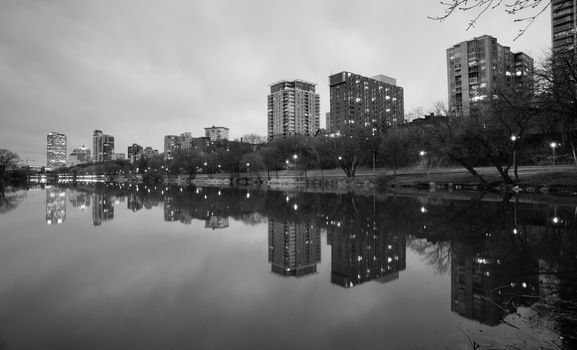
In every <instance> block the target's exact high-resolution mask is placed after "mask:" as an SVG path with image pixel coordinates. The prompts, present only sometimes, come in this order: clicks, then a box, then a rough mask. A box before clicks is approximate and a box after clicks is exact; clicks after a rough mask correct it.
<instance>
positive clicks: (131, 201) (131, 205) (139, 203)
mask: <svg viewBox="0 0 577 350" xmlns="http://www.w3.org/2000/svg"><path fill="white" fill-rule="evenodd" d="M143 207H144V203H143V200H142V199H141V198H140V197H139V196H138V195H137V193H134V192H131V193H130V194H129V195H128V198H127V200H126V208H127V209H130V210H132V211H133V212H137V211H139V210H141V209H142V208H143Z"/></svg>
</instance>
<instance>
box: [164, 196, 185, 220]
mask: <svg viewBox="0 0 577 350" xmlns="http://www.w3.org/2000/svg"><path fill="white" fill-rule="evenodd" d="M163 207H164V221H177V220H178V219H180V216H181V211H180V209H179V208H178V207H177V206H176V205H175V203H174V198H173V197H168V196H167V197H166V198H164V204H163Z"/></svg>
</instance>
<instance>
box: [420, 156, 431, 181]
mask: <svg viewBox="0 0 577 350" xmlns="http://www.w3.org/2000/svg"><path fill="white" fill-rule="evenodd" d="M426 155H427V152H425V151H424V150H421V151H419V156H420V157H421V158H423V161H424V163H425V167H426V168H427V176H428V175H429V165H428V164H427V158H425V156H426Z"/></svg>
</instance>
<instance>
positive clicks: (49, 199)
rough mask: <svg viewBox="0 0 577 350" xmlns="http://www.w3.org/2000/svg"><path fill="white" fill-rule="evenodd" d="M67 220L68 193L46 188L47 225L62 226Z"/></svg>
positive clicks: (50, 187) (49, 187)
mask: <svg viewBox="0 0 577 350" xmlns="http://www.w3.org/2000/svg"><path fill="white" fill-rule="evenodd" d="M65 219H66V191H65V190H61V189H58V188H56V187H53V186H46V224H48V225H53V224H61V223H63V222H64V220H65Z"/></svg>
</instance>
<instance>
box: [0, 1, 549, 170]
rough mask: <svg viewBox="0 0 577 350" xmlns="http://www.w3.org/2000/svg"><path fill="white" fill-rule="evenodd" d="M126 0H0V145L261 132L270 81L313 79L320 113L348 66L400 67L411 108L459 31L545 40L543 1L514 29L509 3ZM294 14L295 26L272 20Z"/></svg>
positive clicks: (536, 42) (527, 41) (422, 103)
mask: <svg viewBox="0 0 577 350" xmlns="http://www.w3.org/2000/svg"><path fill="white" fill-rule="evenodd" d="M133 4H134V2H132V1H120V2H114V3H112V2H104V3H90V2H72V1H63V2H59V3H28V2H21V1H6V2H3V3H2V4H1V5H0V71H1V72H2V73H3V79H2V81H1V82H0V120H1V121H2V125H3V127H2V130H0V148H8V149H11V150H13V151H14V152H16V153H17V154H19V156H20V157H21V158H22V159H28V160H29V163H30V164H41V163H43V161H42V160H43V159H45V155H43V154H42V152H43V148H44V146H43V141H42V139H43V138H44V135H45V134H46V133H47V132H48V131H50V130H52V129H58V130H60V131H61V132H62V133H64V134H66V135H67V136H68V144H69V145H71V147H77V146H79V145H83V144H91V142H90V140H91V133H92V130H94V129H102V130H106V132H107V133H108V134H110V135H114V136H115V138H116V145H115V149H117V150H119V151H121V152H125V150H126V149H127V147H128V146H129V145H131V144H133V143H138V144H146V145H150V146H152V147H153V148H155V149H159V150H160V149H163V137H164V136H165V135H172V134H177V133H178V134H179V133H182V132H186V131H190V132H192V133H193V135H194V136H202V132H203V128H204V127H207V126H210V125H221V126H224V127H227V128H229V129H230V139H236V138H240V137H241V136H243V135H245V134H249V133H256V134H258V135H261V136H264V135H266V128H267V123H266V120H267V110H266V109H267V106H266V95H267V93H268V89H269V84H270V82H272V81H278V80H283V79H287V80H296V79H302V80H306V81H313V82H316V83H317V92H318V93H319V95H320V115H321V116H324V115H325V114H326V112H328V111H329V85H328V77H329V76H330V75H331V74H334V73H337V72H340V71H343V70H344V71H351V72H355V73H358V74H360V75H364V76H370V75H372V74H376V73H379V72H383V73H385V74H388V75H390V76H394V77H395V78H396V79H397V81H398V84H399V85H400V86H402V87H403V88H404V92H405V112H406V113H410V112H411V111H413V110H415V109H416V108H418V107H423V108H425V109H426V108H428V107H431V106H432V104H433V103H434V102H435V101H439V100H440V101H444V102H445V103H446V102H447V96H446V91H447V85H446V84H447V82H446V71H445V64H446V63H445V59H446V58H445V50H446V49H447V48H448V47H450V46H452V45H454V44H455V43H456V42H461V41H464V40H470V39H471V38H473V37H477V36H481V35H485V34H486V35H491V36H494V37H496V38H497V39H498V41H499V43H500V44H502V45H505V46H510V47H514V48H515V50H516V51H523V52H525V53H526V54H528V55H529V56H531V57H533V58H535V60H536V61H537V62H538V61H539V58H540V57H543V56H544V54H545V53H546V52H547V50H548V49H549V48H550V47H551V16H550V15H549V13H547V12H548V11H546V12H545V13H543V15H541V16H540V17H539V18H538V19H537V21H536V22H535V23H534V24H533V26H532V27H531V28H530V29H529V30H528V31H527V33H526V34H525V35H524V36H522V37H520V38H519V39H518V40H516V41H513V39H514V38H515V36H516V34H517V31H518V29H520V28H521V27H522V24H521V25H520V24H518V23H515V22H514V18H513V17H512V16H506V15H504V14H502V13H501V12H494V13H493V12H492V13H490V14H488V15H486V16H484V17H482V18H481V19H480V21H479V22H478V23H477V25H476V27H475V28H473V29H471V30H469V31H466V30H465V28H466V25H467V23H468V21H469V20H470V19H471V16H472V14H467V13H458V14H456V15H454V16H452V17H451V18H449V19H447V20H446V21H443V22H436V21H432V20H429V19H427V16H435V15H439V14H441V13H442V8H441V7H440V6H439V5H438V4H437V3H431V4H422V3H419V6H416V4H415V3H414V2H410V1H407V2H398V3H395V6H390V4H387V3H385V2H378V1H364V2H362V3H359V4H357V5H356V6H354V7H350V6H348V5H345V3H344V2H342V3H340V2H335V1H318V2H314V3H312V4H310V3H307V4H306V6H298V4H284V3H283V4H277V5H275V6H264V5H263V3H261V2H259V1H248V2H246V3H243V4H242V5H241V4H238V3H235V2H231V1H217V2H213V3H210V4H202V5H198V4H196V5H195V4H184V3H180V2H169V3H167V4H163V5H162V6H160V5H157V4H156V3H154V2H150V3H148V2H143V3H142V4H141V5H140V6H138V7H134V6H133ZM303 8H306V9H307V10H306V11H305V10H303ZM257 10H258V11H257ZM265 10H266V11H270V12H266V11H265ZM273 14H274V15H273ZM295 16H299V18H300V19H301V23H302V25H300V26H299V27H297V28H291V27H290V26H278V25H276V24H277V23H279V22H282V21H283V20H284V19H287V20H288V19H289V18H294V17H295ZM343 18H347V21H343V20H342V19H343ZM285 27H286V28H285ZM205 28H209V29H210V30H205ZM397 33H401V34H397ZM321 127H322V128H324V127H325V120H324V117H323V118H321Z"/></svg>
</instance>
